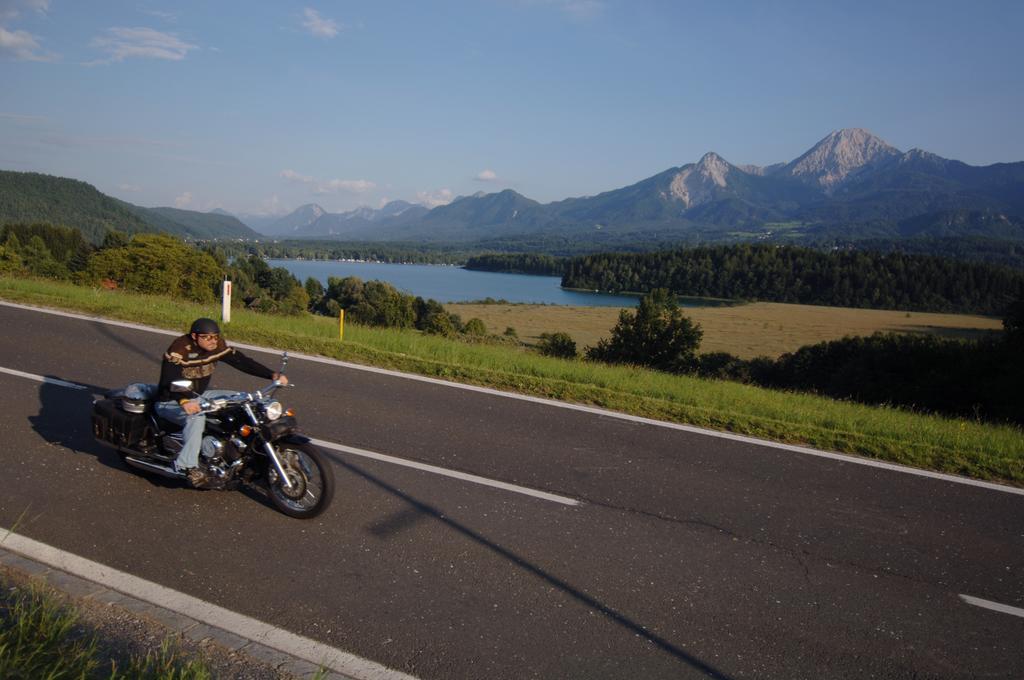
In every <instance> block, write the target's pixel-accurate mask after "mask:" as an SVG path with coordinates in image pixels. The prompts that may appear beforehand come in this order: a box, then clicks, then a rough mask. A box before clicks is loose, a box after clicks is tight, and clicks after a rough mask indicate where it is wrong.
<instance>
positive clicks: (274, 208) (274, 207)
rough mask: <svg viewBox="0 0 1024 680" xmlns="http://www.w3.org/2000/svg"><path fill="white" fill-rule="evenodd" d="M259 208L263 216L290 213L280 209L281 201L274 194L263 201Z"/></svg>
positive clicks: (282, 208)
mask: <svg viewBox="0 0 1024 680" xmlns="http://www.w3.org/2000/svg"><path fill="white" fill-rule="evenodd" d="M260 208H261V209H262V211H263V214H266V215H283V214H285V213H287V212H290V211H289V210H287V209H285V208H284V207H282V205H281V199H279V198H278V197H277V194H274V195H273V196H271V197H270V198H268V199H265V200H263V201H262V202H261V203H260Z"/></svg>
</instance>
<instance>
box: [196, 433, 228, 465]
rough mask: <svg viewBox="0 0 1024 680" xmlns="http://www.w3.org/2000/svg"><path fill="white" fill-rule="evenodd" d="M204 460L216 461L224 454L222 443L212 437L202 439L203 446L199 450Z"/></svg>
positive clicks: (207, 436)
mask: <svg viewBox="0 0 1024 680" xmlns="http://www.w3.org/2000/svg"><path fill="white" fill-rule="evenodd" d="M200 451H201V452H202V454H203V457H204V458H207V459H209V460H217V459H219V458H221V457H222V456H223V454H224V442H223V441H221V440H220V439H217V438H216V437H214V436H212V435H206V436H205V437H203V444H202V447H201V448H200Z"/></svg>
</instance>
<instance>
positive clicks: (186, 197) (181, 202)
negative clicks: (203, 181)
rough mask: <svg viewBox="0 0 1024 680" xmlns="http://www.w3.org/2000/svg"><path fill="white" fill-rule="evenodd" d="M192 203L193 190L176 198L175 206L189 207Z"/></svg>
mask: <svg viewBox="0 0 1024 680" xmlns="http://www.w3.org/2000/svg"><path fill="white" fill-rule="evenodd" d="M191 204H192V192H191V191H186V192H185V193H183V194H182V195H181V196H178V197H177V198H176V199H174V207H175V208H187V207H188V206H189V205H191Z"/></svg>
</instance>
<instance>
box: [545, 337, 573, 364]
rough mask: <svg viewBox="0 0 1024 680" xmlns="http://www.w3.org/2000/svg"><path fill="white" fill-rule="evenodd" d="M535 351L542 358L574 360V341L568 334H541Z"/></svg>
mask: <svg viewBox="0 0 1024 680" xmlns="http://www.w3.org/2000/svg"><path fill="white" fill-rule="evenodd" d="M537 349H538V350H539V351H540V353H541V354H543V355H544V356H549V357H558V358H560V359H575V358H576V341H575V340H573V339H572V337H571V336H570V335H569V334H568V333H562V332H558V333H541V334H540V342H539V343H538V344H537Z"/></svg>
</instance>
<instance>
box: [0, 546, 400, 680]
mask: <svg viewBox="0 0 1024 680" xmlns="http://www.w3.org/2000/svg"><path fill="white" fill-rule="evenodd" d="M0 549H4V550H8V551H10V552H12V553H15V554H17V555H20V556H22V557H25V558H27V559H30V560H33V561H35V562H39V563H42V564H45V565H47V566H49V567H52V568H55V569H59V570H61V571H63V572H66V573H68V574H71V575H73V576H77V577H79V578H83V579H85V580H87V581H91V582H93V583H97V584H100V585H102V586H105V587H106V588H109V589H111V590H115V591H117V592H119V593H123V594H125V595H129V596H131V597H134V598H137V599H139V600H142V601H144V602H147V603H149V604H152V605H155V606H157V607H162V608H164V609H167V610H169V611H172V612H174V613H176V614H180V615H182V616H187V617H189V618H191V619H195V620H196V621H199V622H200V623H205V624H207V625H209V626H213V627H216V628H220V629H221V630H225V631H228V632H230V633H233V634H235V635H238V636H240V637H243V638H246V639H248V640H251V641H252V642H254V643H256V644H260V645H264V646H266V647H269V648H271V649H273V650H275V651H278V652H282V653H284V654H287V655H289V656H292V657H295V658H297V659H300V660H302V661H306V662H308V663H311V664H314V665H317V666H323V667H324V668H327V669H329V670H331V671H335V672H337V673H341V674H342V675H347V676H350V677H352V678H354V679H356V680H417V678H415V677H414V676H411V675H407V674H405V673H402V672H401V671H397V670H394V669H391V668H388V667H387V666H383V665H381V664H379V663H377V662H375V661H370V660H369V659H364V658H362V657H359V656H356V655H355V654H352V653H350V652H346V651H343V650H341V649H337V648H335V647H331V646H330V645H326V644H324V643H322V642H317V641H316V640H312V639H310V638H307V637H303V636H301V635H297V634H296V633H292V632H289V631H287V630H285V629H283V628H278V627H277V626H272V625H270V624H268V623H264V622H263V621H260V620H258V619H254V618H252V617H250V616H246V615H244V614H239V613H237V612H233V611H231V610H230V609H225V608H224V607H220V606H218V605H215V604H212V603H210V602H206V601H204V600H200V599H199V598H197V597H193V596H191V595H187V594H185V593H182V592H179V591H176V590H173V589H171V588H168V587H166V586H162V585H160V584H158V583H153V582H152V581H147V580H145V579H142V578H139V577H138V576H132V575H131V574H128V573H125V572H123V571H120V570H118V569H114V568H113V567H108V566H106V565H104V564H100V563H99V562H94V561H92V560H90V559H87V558H84V557H80V556H78V555H74V554H72V553H69V552H66V551H64V550H60V549H59V548H54V547H52V546H50V545H47V544H45V543H42V542H40V541H36V540H34V539H31V538H28V537H27V536H22V535H21V534H16V533H14V532H12V531H10V530H9V529H6V528H3V527H0Z"/></svg>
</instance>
